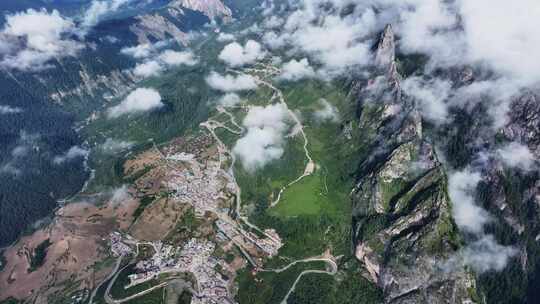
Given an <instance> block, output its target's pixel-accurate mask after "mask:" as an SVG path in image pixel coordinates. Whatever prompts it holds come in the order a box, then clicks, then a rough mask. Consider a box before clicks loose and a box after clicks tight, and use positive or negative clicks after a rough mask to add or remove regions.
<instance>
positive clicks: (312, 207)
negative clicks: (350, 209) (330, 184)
mask: <svg viewBox="0 0 540 304" xmlns="http://www.w3.org/2000/svg"><path fill="white" fill-rule="evenodd" d="M321 174H322V172H320V171H317V172H316V173H315V174H313V175H311V176H307V177H305V178H303V179H302V180H301V181H299V182H298V183H296V184H294V185H292V186H291V187H289V188H287V190H285V191H284V193H283V196H282V199H281V201H280V202H279V204H278V206H277V207H276V208H274V209H272V210H270V213H271V214H273V215H277V216H298V215H317V214H320V213H321V212H323V209H325V210H324V212H329V211H330V209H334V207H333V206H332V204H331V202H330V201H329V200H328V195H327V193H326V192H325V187H324V178H325V176H323V175H321Z"/></svg>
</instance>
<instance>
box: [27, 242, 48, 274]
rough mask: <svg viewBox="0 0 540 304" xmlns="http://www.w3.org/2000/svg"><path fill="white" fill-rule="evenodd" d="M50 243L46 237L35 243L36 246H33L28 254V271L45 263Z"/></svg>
mask: <svg viewBox="0 0 540 304" xmlns="http://www.w3.org/2000/svg"><path fill="white" fill-rule="evenodd" d="M51 245H52V243H51V241H50V240H49V239H46V240H45V241H43V242H41V243H40V244H39V245H37V247H36V248H34V251H33V252H32V255H31V256H30V268H28V272H32V271H35V270H36V269H38V268H39V267H40V266H42V265H43V264H44V263H45V258H46V257H47V248H49V246H51Z"/></svg>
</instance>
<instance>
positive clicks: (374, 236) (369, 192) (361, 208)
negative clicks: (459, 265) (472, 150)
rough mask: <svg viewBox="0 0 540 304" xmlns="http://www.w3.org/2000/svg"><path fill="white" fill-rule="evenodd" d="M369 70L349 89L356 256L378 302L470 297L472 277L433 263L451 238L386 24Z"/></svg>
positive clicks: (452, 243)
mask: <svg viewBox="0 0 540 304" xmlns="http://www.w3.org/2000/svg"><path fill="white" fill-rule="evenodd" d="M374 70H375V72H374V73H373V74H374V77H372V78H371V79H368V80H367V81H365V85H364V86H362V87H360V88H359V89H358V92H357V94H358V95H357V96H358V107H359V108H360V109H359V110H358V113H359V118H358V119H359V121H358V129H357V132H358V134H359V135H358V137H357V138H360V146H361V147H362V151H363V152H362V155H363V157H364V160H363V161H362V162H361V165H360V167H359V169H358V180H357V183H356V186H355V188H354V189H353V192H352V201H353V245H354V246H355V250H356V251H355V254H356V257H357V259H358V260H359V261H360V262H361V263H362V264H363V265H364V268H365V269H366V275H365V276H366V277H367V278H368V279H370V280H371V281H373V282H374V283H376V284H377V285H378V286H379V287H380V288H382V290H383V291H384V295H385V302H386V303H471V302H473V300H472V299H471V297H472V296H471V295H470V293H471V292H470V291H471V290H474V289H475V281H474V279H473V277H472V275H471V274H470V273H469V272H467V271H466V270H465V269H456V270H452V271H445V270H444V269H442V267H440V266H439V265H441V264H442V263H443V262H444V261H445V260H446V259H448V258H450V257H451V256H452V254H453V253H455V252H456V250H457V249H458V247H459V245H460V244H459V241H458V239H459V238H458V235H457V228H456V226H455V224H454V223H453V220H452V217H451V211H450V209H451V207H450V200H449V198H448V194H447V190H446V186H447V185H446V183H447V182H446V176H445V173H444V170H443V167H442V166H441V164H440V162H439V161H438V159H437V155H436V153H435V151H434V149H433V147H432V145H431V144H430V143H429V142H428V141H427V140H426V139H425V138H424V136H423V132H422V131H423V130H422V120H421V116H420V113H419V111H418V109H417V107H416V104H415V103H414V101H413V100H412V99H409V98H407V96H404V95H403V94H402V90H401V85H400V84H401V76H400V75H399V73H398V71H397V64H396V60H395V38H394V33H393V30H392V27H391V26H387V27H386V28H385V30H384V32H383V34H382V36H381V39H380V41H379V44H378V47H377V50H376V57H375V69H374ZM353 132H354V131H353Z"/></svg>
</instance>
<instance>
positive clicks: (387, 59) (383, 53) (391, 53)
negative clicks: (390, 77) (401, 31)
mask: <svg viewBox="0 0 540 304" xmlns="http://www.w3.org/2000/svg"><path fill="white" fill-rule="evenodd" d="M395 60H396V40H395V35H394V30H393V29H392V25H391V24H388V25H386V27H385V28H384V31H383V32H382V34H381V37H380V39H379V43H378V45H377V51H376V53H375V64H376V66H377V67H379V68H381V69H388V68H389V67H390V66H391V65H393V64H395Z"/></svg>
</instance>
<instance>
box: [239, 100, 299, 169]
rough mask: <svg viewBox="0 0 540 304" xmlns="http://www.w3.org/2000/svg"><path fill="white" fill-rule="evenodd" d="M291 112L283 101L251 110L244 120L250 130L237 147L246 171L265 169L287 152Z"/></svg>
mask: <svg viewBox="0 0 540 304" xmlns="http://www.w3.org/2000/svg"><path fill="white" fill-rule="evenodd" d="M288 115H289V114H288V112H287V108H286V107H285V106H284V105H283V104H281V103H278V104H274V105H269V106H266V107H259V106H256V107H252V108H251V109H250V110H249V112H248V114H247V115H246V117H245V118H244V121H243V125H244V126H245V127H246V130H247V132H246V134H245V135H244V136H243V137H242V138H240V139H239V140H238V141H237V142H236V144H235V146H234V148H233V153H234V154H236V155H237V156H238V157H239V158H240V161H241V162H242V166H243V167H244V169H245V170H246V171H248V172H254V171H256V170H258V169H261V168H263V167H264V166H266V165H267V164H268V163H270V162H271V161H273V160H276V159H279V158H280V157H281V156H282V155H283V152H284V150H283V145H284V136H285V132H286V131H287V119H288V117H289V116H288Z"/></svg>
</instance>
